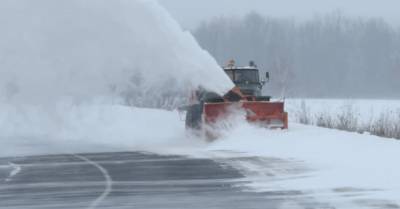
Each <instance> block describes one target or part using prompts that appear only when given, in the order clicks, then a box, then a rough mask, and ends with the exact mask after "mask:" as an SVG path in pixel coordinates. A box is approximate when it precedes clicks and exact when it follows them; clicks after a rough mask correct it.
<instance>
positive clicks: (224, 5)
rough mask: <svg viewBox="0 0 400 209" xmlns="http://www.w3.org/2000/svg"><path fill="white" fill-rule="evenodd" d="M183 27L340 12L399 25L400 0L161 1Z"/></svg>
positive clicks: (298, 17) (299, 17)
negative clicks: (225, 19)
mask: <svg viewBox="0 0 400 209" xmlns="http://www.w3.org/2000/svg"><path fill="white" fill-rule="evenodd" d="M158 1H159V2H160V3H161V4H162V5H163V6H164V7H165V8H166V9H167V10H168V11H169V12H170V13H171V14H172V15H173V16H174V17H175V19H177V20H178V21H179V22H180V23H181V24H182V25H183V27H186V28H194V27H196V25H197V24H199V23H200V22H201V21H203V20H207V19H210V18H212V17H215V16H232V15H242V14H246V13H247V12H250V11H257V12H259V13H261V14H263V15H270V16H275V17H295V18H297V19H300V20H304V19H307V18H310V17H312V16H313V15H315V14H323V13H328V12H332V11H335V10H341V11H342V12H344V13H345V14H348V15H352V16H369V17H383V18H384V19H386V20H387V21H388V22H390V23H392V24H397V25H400V0H158Z"/></svg>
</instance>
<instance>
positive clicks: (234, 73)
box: [223, 60, 269, 100]
mask: <svg viewBox="0 0 400 209" xmlns="http://www.w3.org/2000/svg"><path fill="white" fill-rule="evenodd" d="M223 69H224V71H225V73H226V74H227V75H228V76H229V78H230V79H231V80H232V82H233V83H234V84H235V86H236V87H239V89H240V91H241V92H242V93H243V94H244V95H245V96H247V97H254V98H259V99H262V100H266V99H267V98H269V97H266V96H262V93H261V90H262V88H263V86H264V85H265V83H266V82H267V81H268V80H269V73H268V72H267V73H266V75H265V78H261V79H260V72H259V70H258V68H257V65H255V63H254V62H253V61H250V63H249V66H245V67H237V66H235V62H234V61H233V60H231V61H230V62H229V64H228V65H227V66H225V67H223Z"/></svg>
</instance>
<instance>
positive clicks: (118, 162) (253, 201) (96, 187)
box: [0, 152, 333, 209]
mask: <svg viewBox="0 0 400 209" xmlns="http://www.w3.org/2000/svg"><path fill="white" fill-rule="evenodd" d="M243 162H253V163H255V164H259V165H262V164H263V165H264V166H265V167H268V166H270V167H274V166H278V167H279V165H281V166H280V167H289V166H290V167H296V166H297V165H288V162H286V161H281V160H278V159H272V158H271V159H268V158H264V159H261V158H256V157H243V158H219V159H213V160H211V159H204V158H187V157H183V156H171V155H170V156H161V155H156V154H149V153H139V152H119V153H98V154H79V155H45V156H35V157H17V158H1V159H0V208H7V209H12V208H18V209H21V208H30V209H33V208H40V209H45V208H69V209H70V208H160V209H161V208H162V209H166V208H199V209H200V208H333V207H330V206H329V205H327V204H324V203H321V202H317V201H316V200H315V199H313V198H312V197H310V196H307V195H305V194H302V192H301V191H285V190H278V189H276V190H274V191H268V192H258V193H256V192H252V191H251V190H248V189H246V186H245V185H246V183H247V182H246V181H247V180H246V178H244V176H243V174H242V173H241V172H240V170H238V169H234V168H233V167H232V166H230V164H232V163H233V164H235V163H243ZM292 171H293V173H297V174H299V173H301V172H303V171H302V170H301V169H299V170H294V169H293V170H292Z"/></svg>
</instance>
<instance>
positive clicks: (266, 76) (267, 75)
mask: <svg viewBox="0 0 400 209" xmlns="http://www.w3.org/2000/svg"><path fill="white" fill-rule="evenodd" d="M265 78H266V80H265V81H266V82H269V72H266V73H265Z"/></svg>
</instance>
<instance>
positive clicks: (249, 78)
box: [225, 69, 259, 83]
mask: <svg viewBox="0 0 400 209" xmlns="http://www.w3.org/2000/svg"><path fill="white" fill-rule="evenodd" d="M225 72H226V74H227V75H228V76H229V77H230V78H231V79H232V81H234V82H235V83H245V82H249V83H258V82H259V76H258V70H254V69H236V70H231V69H229V70H225Z"/></svg>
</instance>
